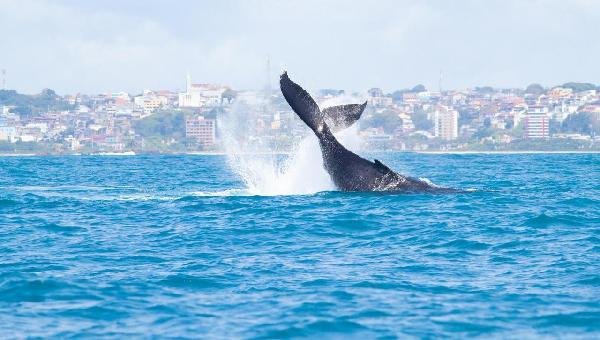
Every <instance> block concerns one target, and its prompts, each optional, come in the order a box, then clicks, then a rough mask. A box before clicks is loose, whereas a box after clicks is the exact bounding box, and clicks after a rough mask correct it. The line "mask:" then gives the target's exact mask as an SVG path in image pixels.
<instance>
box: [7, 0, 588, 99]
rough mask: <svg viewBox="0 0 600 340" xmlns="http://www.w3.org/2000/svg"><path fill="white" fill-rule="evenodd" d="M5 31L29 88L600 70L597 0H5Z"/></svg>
mask: <svg viewBox="0 0 600 340" xmlns="http://www.w3.org/2000/svg"><path fill="white" fill-rule="evenodd" d="M0 32H2V33H1V34H0V69H5V70H6V86H7V88H9V89H16V90H18V91H19V92H23V93H38V92H40V91H41V90H42V89H43V88H51V89H54V90H55V91H56V92H57V93H59V94H67V93H78V92H82V93H101V92H108V91H112V92H117V91H127V92H130V93H138V92H141V91H142V90H143V89H171V90H176V89H183V88H184V87H185V77H186V74H187V73H189V74H190V75H191V77H192V80H193V81H194V82H196V83H218V84H223V85H228V86H231V87H233V88H234V89H260V88H263V87H264V86H265V85H266V84H267V83H268V81H270V82H271V84H272V86H273V87H275V86H277V80H278V74H279V73H280V72H281V71H282V70H284V69H286V70H288V72H289V74H290V76H291V77H292V79H295V80H297V81H299V82H300V83H301V84H303V85H304V86H305V87H307V88H309V89H319V88H335V89H345V90H347V91H365V90H367V89H369V88H371V87H381V88H382V89H383V90H384V91H386V92H391V91H393V90H395V89H403V88H408V87H413V86H414V85H416V84H419V83H421V84H424V85H426V86H427V87H428V88H430V89H434V90H437V89H438V87H439V78H440V73H441V74H442V82H441V85H442V88H444V89H463V88H468V87H474V86H494V87H521V88H522V87H525V86H527V85H528V84H530V83H534V82H535V83H540V84H542V85H544V86H552V85H558V84H562V83H564V82H567V81H580V82H592V83H596V84H599V83H600V44H599V43H598V41H600V1H596V0H568V1H566V0H486V1H478V0H456V1H444V0H439V1H433V0H431V1H429V0H414V1H413V0H390V1H388V0H378V1H341V0H340V1H338V0H331V1H330V0H303V1H283V0H279V1H277V0H273V1H271V0H262V1H261V0H245V1H244V0H220V1H208V0H206V1H191V0H190V1H184V0H179V1H166V0H164V1H158V0H145V1H134V0H129V1H128V0H103V1H93V0H89V1H79V0H63V1H60V0H55V1H45V0H0ZM267 58H268V59H269V60H270V65H271V67H270V68H267ZM268 70H270V72H269V71H268Z"/></svg>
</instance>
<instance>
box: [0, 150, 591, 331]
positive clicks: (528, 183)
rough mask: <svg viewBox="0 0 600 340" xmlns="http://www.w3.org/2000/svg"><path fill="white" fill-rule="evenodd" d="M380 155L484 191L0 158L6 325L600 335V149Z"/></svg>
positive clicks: (181, 159)
mask: <svg viewBox="0 0 600 340" xmlns="http://www.w3.org/2000/svg"><path fill="white" fill-rule="evenodd" d="M376 156H377V158H379V159H381V160H382V161H384V162H385V163H386V164H388V165H390V167H392V168H396V169H401V170H402V172H405V173H409V174H411V175H413V176H419V177H426V178H428V179H430V180H431V181H433V182H434V183H437V184H440V185H444V186H451V187H456V188H463V189H475V191H472V192H469V193H464V194H444V195H434V194H410V195H398V194H380V193H342V192H335V191H326V192H318V193H315V194H310V195H279V196H261V195H252V194H248V193H245V192H244V185H245V184H244V182H243V181H242V180H241V178H240V176H239V175H238V174H237V173H235V172H234V171H232V170H231V169H230V168H229V166H228V165H227V159H226V157H224V156H200V155H185V156H158V155H147V156H146V155H144V156H131V157H109V156H63V157H0V337H3V338H13V337H26V336H33V337H37V336H39V337H60V338H63V337H78V336H85V337H117V338H126V337H129V336H148V335H156V336H167V337H193V338H199V337H200V338H288V337H318V338H381V337H391V338H394V337H400V338H411V337H414V338H427V337H454V338H464V337H467V336H480V337H486V338H487V337H501V338H533V337H581V338H599V337H600V154H512V155H498V154H493V155H483V154H472V155H431V154H412V153H398V154H393V153H389V154H381V155H376ZM303 180H304V181H310V178H304V179H303Z"/></svg>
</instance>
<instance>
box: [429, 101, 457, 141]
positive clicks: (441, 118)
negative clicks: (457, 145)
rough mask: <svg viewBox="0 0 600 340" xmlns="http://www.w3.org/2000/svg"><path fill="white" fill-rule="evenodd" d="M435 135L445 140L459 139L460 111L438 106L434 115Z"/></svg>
mask: <svg viewBox="0 0 600 340" xmlns="http://www.w3.org/2000/svg"><path fill="white" fill-rule="evenodd" d="M433 123H434V135H435V136H436V137H438V138H441V139H445V140H453V139H456V138H458V111H456V110H454V109H452V108H449V107H447V106H442V105H440V106H438V107H437V108H436V110H435V112H434V115H433Z"/></svg>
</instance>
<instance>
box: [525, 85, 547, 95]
mask: <svg viewBox="0 0 600 340" xmlns="http://www.w3.org/2000/svg"><path fill="white" fill-rule="evenodd" d="M544 91H545V90H544V87H543V86H542V85H540V84H530V85H529V86H527V88H526V89H525V93H528V94H534V95H540V94H542V93H544Z"/></svg>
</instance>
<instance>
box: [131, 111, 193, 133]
mask: <svg viewBox="0 0 600 340" xmlns="http://www.w3.org/2000/svg"><path fill="white" fill-rule="evenodd" d="M133 128H134V129H135V132H136V133H138V134H140V135H141V136H143V137H163V138H168V139H176V140H182V139H183V138H185V113H184V112H181V111H160V112H157V113H154V114H152V115H150V116H148V117H145V118H143V119H140V120H136V121H135V122H134V123H133Z"/></svg>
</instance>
